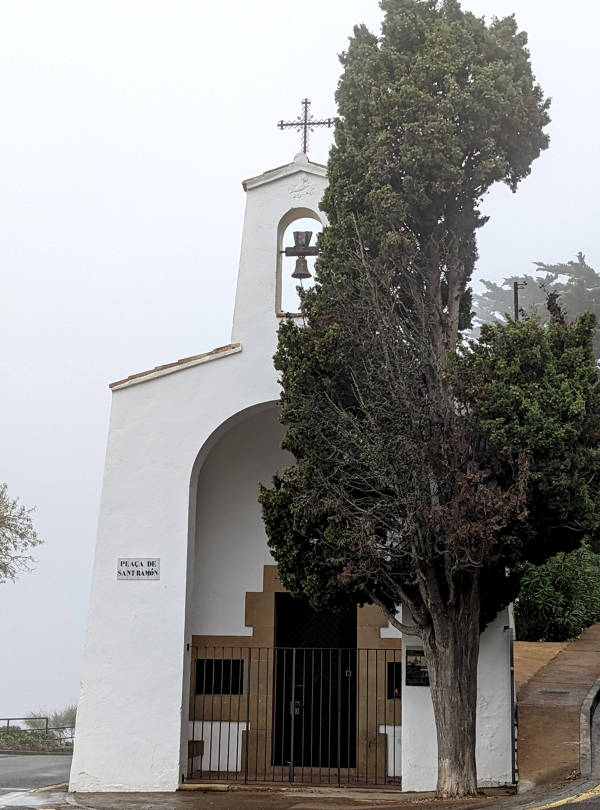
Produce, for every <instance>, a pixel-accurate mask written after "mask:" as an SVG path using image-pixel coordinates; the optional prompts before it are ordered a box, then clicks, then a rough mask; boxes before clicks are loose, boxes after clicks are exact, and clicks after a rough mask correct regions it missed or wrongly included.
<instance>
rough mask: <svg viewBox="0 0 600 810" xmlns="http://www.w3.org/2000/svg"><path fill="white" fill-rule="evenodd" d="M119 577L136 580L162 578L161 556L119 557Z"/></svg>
mask: <svg viewBox="0 0 600 810" xmlns="http://www.w3.org/2000/svg"><path fill="white" fill-rule="evenodd" d="M117 579H121V580H129V581H131V580H136V581H138V582H140V581H141V580H144V579H160V558H159V557H119V559H118V560H117Z"/></svg>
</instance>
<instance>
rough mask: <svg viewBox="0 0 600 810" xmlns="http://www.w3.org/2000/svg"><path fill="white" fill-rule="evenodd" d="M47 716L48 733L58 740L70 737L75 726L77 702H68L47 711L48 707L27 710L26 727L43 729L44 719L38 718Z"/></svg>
mask: <svg viewBox="0 0 600 810" xmlns="http://www.w3.org/2000/svg"><path fill="white" fill-rule="evenodd" d="M46 717H47V718H48V730H49V733H50V734H51V735H52V736H53V737H56V739H58V740H66V739H71V738H72V736H73V729H74V728H75V719H76V717H77V704H76V703H70V704H69V705H67V706H65V707H64V708H62V709H55V710H53V711H48V709H39V710H38V711H36V712H29V715H28V719H27V720H26V721H25V723H26V725H27V727H28V728H31V729H40V730H45V728H46V721H45V720H44V719H40V718H46Z"/></svg>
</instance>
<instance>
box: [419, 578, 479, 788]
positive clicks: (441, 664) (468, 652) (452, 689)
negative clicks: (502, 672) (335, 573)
mask: <svg viewBox="0 0 600 810" xmlns="http://www.w3.org/2000/svg"><path fill="white" fill-rule="evenodd" d="M479 614H480V596H479V586H478V583H477V582H475V583H474V584H473V588H472V589H471V591H470V592H466V593H463V594H461V595H460V596H458V598H457V604H456V605H455V606H451V607H450V608H448V609H447V610H446V611H444V612H443V613H440V614H438V615H432V627H431V628H430V631H429V632H425V633H424V634H423V649H424V653H425V658H426V661H427V667H428V670H429V682H430V687H431V699H432V702H433V711H434V714H435V722H436V730H437V746H438V778H437V795H438V796H439V797H440V798H451V797H457V796H472V795H475V794H476V793H477V769H476V764H475V743H476V713H477V662H478V659H479V636H480V626H479Z"/></svg>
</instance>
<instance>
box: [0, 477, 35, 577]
mask: <svg viewBox="0 0 600 810" xmlns="http://www.w3.org/2000/svg"><path fill="white" fill-rule="evenodd" d="M32 512H33V509H26V508H25V507H24V506H21V505H20V504H19V501H18V499H17V498H15V499H11V498H10V497H9V494H8V487H7V485H6V484H0V583H2V582H6V581H7V580H12V581H14V580H15V579H16V578H17V576H18V575H19V574H20V573H22V572H23V571H28V570H29V569H30V564H31V563H32V562H33V557H32V556H31V555H30V554H29V553H28V552H29V551H30V549H32V548H34V547H35V546H38V545H40V543H41V542H42V541H41V540H40V538H39V537H38V536H37V533H36V531H35V529H34V528H33V521H32V520H31V513H32Z"/></svg>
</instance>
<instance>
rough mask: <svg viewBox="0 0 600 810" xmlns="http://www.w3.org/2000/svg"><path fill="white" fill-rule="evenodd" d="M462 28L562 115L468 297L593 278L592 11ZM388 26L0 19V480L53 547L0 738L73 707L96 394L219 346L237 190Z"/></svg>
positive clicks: (254, 17) (553, 0)
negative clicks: (535, 269)
mask: <svg viewBox="0 0 600 810" xmlns="http://www.w3.org/2000/svg"><path fill="white" fill-rule="evenodd" d="M463 6H464V7H465V8H468V9H471V10H473V11H475V12H476V13H478V14H485V15H488V17H489V16H490V15H492V14H494V13H495V14H496V15H498V16H504V15H505V14H508V13H512V12H513V11H516V12H517V19H518V21H519V24H520V27H522V28H524V29H525V30H527V31H528V32H529V35H530V49H531V53H532V62H533V67H534V72H535V74H536V76H537V78H538V80H539V81H540V83H541V84H542V87H543V88H544V90H545V92H546V94H547V95H549V96H551V97H552V98H553V104H552V108H551V115H552V119H553V122H552V125H551V126H550V128H549V132H550V135H551V138H552V143H551V146H550V149H549V150H548V151H546V152H545V153H544V154H543V155H542V157H541V158H540V159H539V160H538V161H536V162H535V163H534V165H533V171H532V175H531V176H530V177H529V178H528V179H527V180H526V181H525V182H523V183H522V185H521V187H520V188H519V191H518V192H517V194H516V195H513V194H511V193H510V192H509V191H508V190H507V189H505V188H499V189H497V190H495V191H493V192H492V193H491V194H490V196H489V197H488V199H487V201H486V205H485V209H486V212H487V213H489V214H490V215H491V220H490V222H489V223H488V225H486V227H485V228H484V229H483V230H482V231H480V234H479V245H480V261H479V264H478V269H477V275H478V276H479V277H484V278H493V279H495V280H501V279H502V278H503V277H504V276H507V275H510V274H513V273H520V272H523V273H525V272H530V271H531V269H532V266H531V262H533V261H537V260H540V261H546V262H555V261H567V260H569V259H571V258H573V257H574V256H575V253H576V252H577V251H578V250H582V251H583V252H584V253H585V254H586V257H587V260H588V262H589V264H591V265H592V266H594V267H596V268H600V250H599V245H598V238H597V228H596V217H597V216H598V204H597V203H598V191H597V190H598V173H599V171H598V159H597V154H596V153H597V141H598V135H597V133H598V124H599V121H598V118H599V116H598V106H597V93H596V81H595V79H596V76H597V57H596V55H595V52H596V41H595V39H596V32H597V29H598V24H599V22H600V12H599V11H598V10H597V4H595V3H591V2H590V0H571V3H570V4H569V5H568V7H567V6H565V4H564V3H562V2H558V0H520V2H519V3H517V0H464V1H463ZM517 6H518V7H517ZM379 20H380V11H379V9H378V7H377V4H376V2H375V0H254V2H249V0H229V2H227V1H226V0H225V1H224V2H219V3H217V2H209V1H208V0H196V1H195V2H186V0H160V2H157V1H156V0H139V1H134V0H101V2H89V0H88V1H87V2H86V1H85V0H83V1H82V0H71V1H70V2H69V1H68V0H38V1H37V2H31V0H3V2H1V3H0V115H1V116H2V126H1V127H0V274H1V276H0V277H1V281H2V285H1V293H0V294H1V299H0V300H1V310H0V312H1V317H0V372H1V377H0V379H1V381H2V389H1V391H2V396H1V398H0V417H1V418H0V439H1V444H0V481H6V483H7V484H8V487H9V493H10V494H11V495H12V496H13V497H14V496H18V497H19V498H20V500H21V501H22V503H23V504H25V505H26V506H33V505H36V506H37V511H36V514H35V523H36V527H37V529H38V531H39V533H40V535H41V536H42V537H43V538H44V539H45V545H44V546H43V547H41V548H40V549H39V552H38V554H37V557H38V563H37V565H36V570H35V571H34V572H33V573H30V574H24V575H23V576H22V577H21V578H20V580H19V581H18V582H17V583H16V584H15V585H12V584H5V585H1V586H0V641H1V643H2V653H1V654H0V655H1V660H2V663H1V666H0V716H17V715H21V714H22V713H25V712H28V711H31V710H35V709H38V708H49V709H51V708H59V707H61V706H63V705H64V704H66V703H69V702H73V701H75V700H76V699H77V697H78V682H79V669H80V664H81V653H82V649H83V641H84V629H85V620H86V613H87V603H88V597H89V587H90V576H91V564H92V555H93V549H94V542H95V531H96V522H97V516H98V503H99V497H100V487H101V481H102V467H103V460H104V450H105V443H106V430H107V422H108V413H109V407H110V395H109V391H108V387H107V386H108V383H109V382H111V381H113V380H117V379H120V378H122V377H125V376H127V375H128V374H131V373H134V372H137V371H141V370H144V369H147V368H150V367H153V366H155V365H158V364H161V363H167V362H170V361H172V360H175V359H177V358H179V357H185V356H189V355H193V354H197V353H200V352H203V351H207V350H210V349H211V348H213V347H215V346H219V345H223V344H225V343H227V342H228V341H229V337H230V328H231V319H232V307H233V296H234V291H235V278H236V272H237V264H238V259H239V247H240V237H241V225H242V216H243V210H244V202H245V200H244V193H243V191H242V188H241V180H242V179H243V178H246V177H251V176H253V175H256V174H258V173H260V172H263V171H265V170H267V169H269V168H272V167H275V166H279V165H281V164H284V163H287V162H289V161H290V160H291V159H292V158H293V156H294V154H295V153H296V152H297V151H298V149H299V140H298V136H297V135H296V134H295V133H293V132H285V133H282V132H280V131H279V130H277V128H276V126H275V125H276V122H277V121H278V120H279V119H280V118H285V119H293V118H295V117H296V116H297V115H299V114H300V100H301V99H302V98H304V97H305V96H308V97H309V98H311V99H312V102H313V106H312V112H313V113H314V114H315V115H316V116H319V117H321V116H325V117H328V116H330V115H333V114H335V106H334V101H333V93H334V91H335V87H336V84H337V79H338V76H339V70H340V69H339V63H338V60H337V53H339V52H340V51H342V50H343V49H344V48H345V47H346V42H347V37H348V35H349V34H350V33H351V30H352V26H353V24H354V23H357V22H361V21H364V22H366V23H367V24H368V25H369V27H370V28H371V29H372V30H378V24H379ZM330 138H331V133H330V132H329V131H323V132H321V133H319V134H318V135H315V136H313V140H312V144H313V146H312V148H311V149H310V150H309V155H310V157H311V158H312V159H313V160H316V161H319V162H326V159H327V150H328V146H329V143H330Z"/></svg>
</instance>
